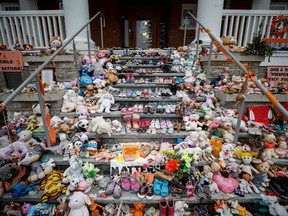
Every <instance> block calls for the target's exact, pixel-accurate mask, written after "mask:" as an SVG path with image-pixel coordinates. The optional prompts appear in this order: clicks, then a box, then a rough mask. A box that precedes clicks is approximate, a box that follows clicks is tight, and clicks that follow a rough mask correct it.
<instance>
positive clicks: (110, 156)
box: [95, 150, 117, 162]
mask: <svg viewBox="0 0 288 216" xmlns="http://www.w3.org/2000/svg"><path fill="white" fill-rule="evenodd" d="M116 156H117V155H116V154H115V153H111V152H109V151H107V150H103V151H101V152H99V153H98V154H97V155H96V157H95V160H96V161H99V160H103V159H105V162H108V161H109V160H110V159H113V158H115V157H116Z"/></svg>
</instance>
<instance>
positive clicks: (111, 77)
mask: <svg viewBox="0 0 288 216" xmlns="http://www.w3.org/2000/svg"><path fill="white" fill-rule="evenodd" d="M105 78H106V83H107V84H116V83H117V82H118V80H119V78H118V72H117V70H115V69H109V70H108V71H107V73H106V74H105Z"/></svg>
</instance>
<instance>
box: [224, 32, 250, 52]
mask: <svg viewBox="0 0 288 216" xmlns="http://www.w3.org/2000/svg"><path fill="white" fill-rule="evenodd" d="M221 41H222V43H223V45H224V46H225V47H226V48H227V49H228V50H229V51H231V52H235V53H241V52H244V51H245V50H246V48H243V47H240V48H239V47H237V44H238V41H237V39H236V37H234V36H222V37H221Z"/></svg>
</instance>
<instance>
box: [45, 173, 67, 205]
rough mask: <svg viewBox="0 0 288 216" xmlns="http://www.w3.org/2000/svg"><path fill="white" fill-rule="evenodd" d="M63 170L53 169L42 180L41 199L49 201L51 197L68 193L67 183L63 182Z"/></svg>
mask: <svg viewBox="0 0 288 216" xmlns="http://www.w3.org/2000/svg"><path fill="white" fill-rule="evenodd" d="M62 178H63V171H62V170H53V171H52V172H51V173H50V174H49V175H47V176H46V177H45V178H44V179H43V180H42V182H41V185H40V189H41V190H42V191H43V192H42V194H41V201H42V202H48V199H49V198H50V197H51V198H53V199H57V198H58V197H60V196H61V194H63V193H66V185H65V184H63V183H62Z"/></svg>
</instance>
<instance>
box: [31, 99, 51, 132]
mask: <svg viewBox="0 0 288 216" xmlns="http://www.w3.org/2000/svg"><path fill="white" fill-rule="evenodd" d="M50 107H51V104H49V103H46V104H45V107H44V109H45V113H49V108H50ZM32 111H33V114H34V115H35V116H36V121H37V122H38V124H37V126H38V127H42V128H43V121H42V116H41V108H40V104H39V103H35V104H33V105H32Z"/></svg>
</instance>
